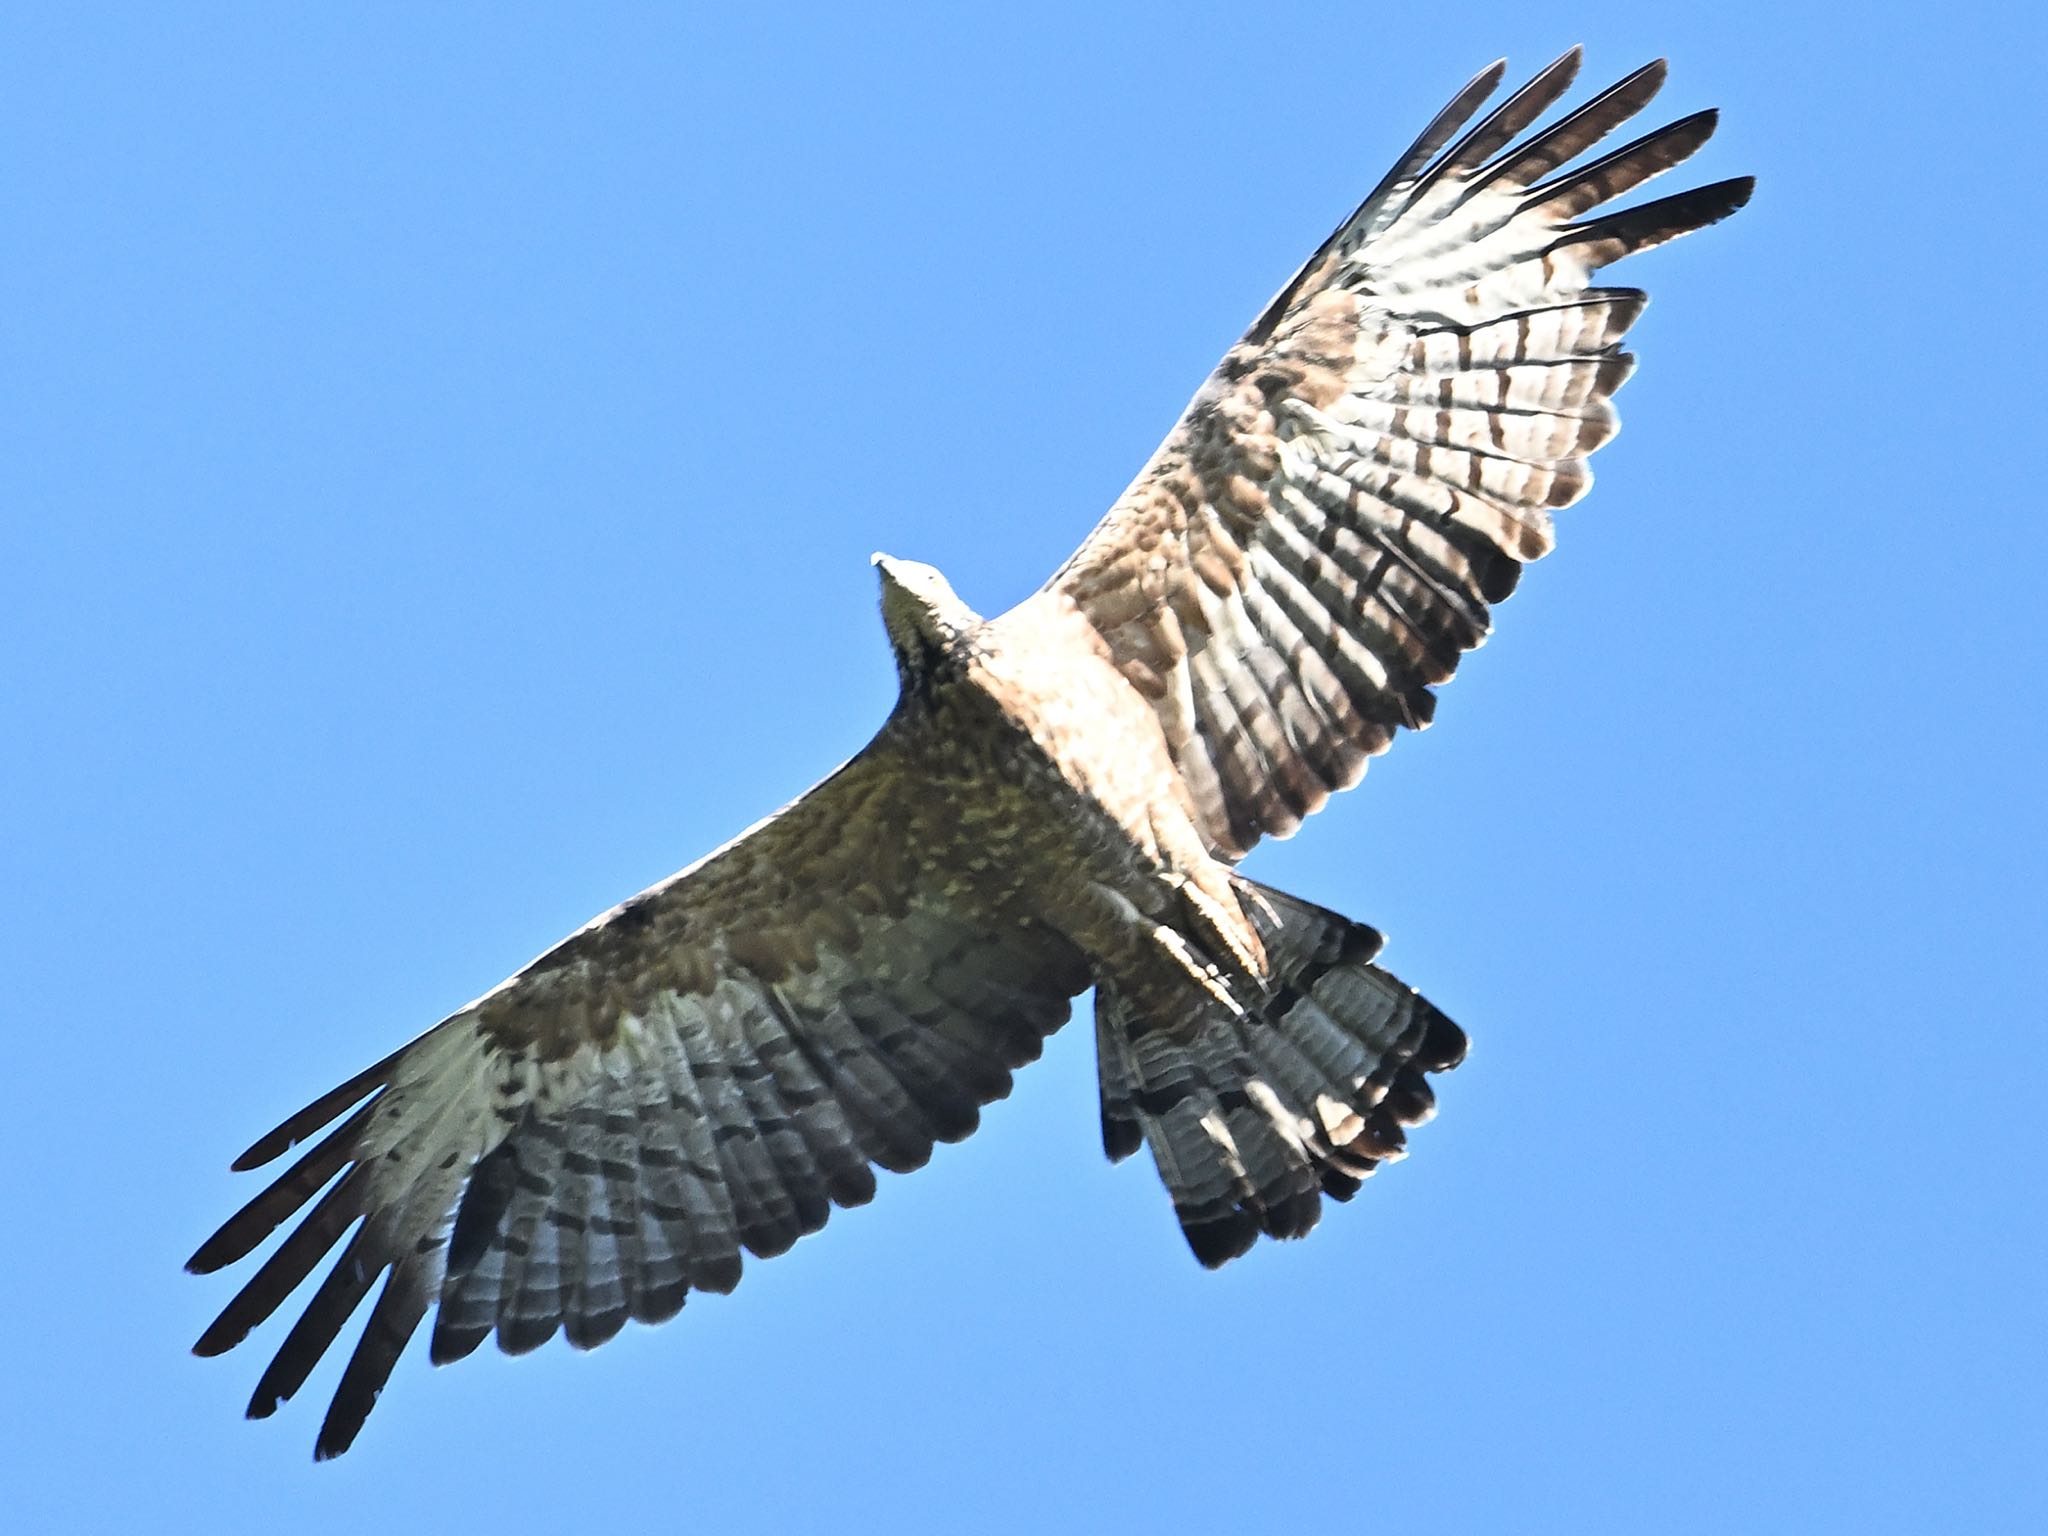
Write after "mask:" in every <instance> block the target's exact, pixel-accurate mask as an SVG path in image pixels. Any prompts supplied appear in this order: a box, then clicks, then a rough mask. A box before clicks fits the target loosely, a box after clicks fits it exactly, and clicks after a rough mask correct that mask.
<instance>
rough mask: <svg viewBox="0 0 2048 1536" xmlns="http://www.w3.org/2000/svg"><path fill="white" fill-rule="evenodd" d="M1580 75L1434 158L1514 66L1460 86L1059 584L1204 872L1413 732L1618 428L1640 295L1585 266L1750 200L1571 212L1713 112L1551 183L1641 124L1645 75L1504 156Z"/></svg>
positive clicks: (1727, 184) (1626, 179)
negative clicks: (1145, 745) (1604, 284)
mask: <svg viewBox="0 0 2048 1536" xmlns="http://www.w3.org/2000/svg"><path fill="white" fill-rule="evenodd" d="M1578 61H1579V55H1578V51H1577V50H1576V49H1574V50H1573V51H1572V52H1570V53H1568V54H1566V55H1565V56H1564V57H1563V58H1561V59H1559V60H1558V61H1557V62H1556V63H1555V64H1553V65H1551V66H1550V67H1549V68H1548V69H1546V70H1544V71H1543V72H1542V73H1541V74H1540V75H1538V76H1537V77H1536V78H1535V79H1534V80H1533V81H1531V82H1530V83H1529V84H1528V85H1527V86H1525V87H1524V88H1523V89H1522V90H1520V91H1519V92H1517V93H1516V94H1515V95H1513V96H1512V97H1510V98H1509V99H1508V100H1507V101H1506V102H1504V103H1503V104H1502V105H1500V106H1499V107H1497V108H1496V109H1495V110H1494V111H1493V112H1492V113H1491V114H1489V115H1488V116H1487V117H1485V118H1484V119H1483V120H1482V121H1480V122H1479V123H1478V124H1477V125H1475V126H1474V127H1472V128H1471V129H1469V130H1468V131H1466V132H1465V133H1464V135H1463V137H1462V138H1459V139H1458V140H1457V142H1456V143H1454V144H1453V143H1451V139H1452V136H1453V135H1454V134H1456V133H1458V131H1459V130H1460V129H1461V128H1463V127H1464V125H1465V123H1466V122H1467V120H1468V119H1470V118H1471V117H1472V115H1473V114H1474V113H1475V112H1476V111H1477V110H1478V109H1479V107H1480V105H1481V103H1483V102H1484V101H1485V100H1486V98H1487V97H1488V96H1490V95H1491V94H1492V93H1493V90H1494V88H1495V87H1496V86H1497V85H1498V84H1499V82H1500V79H1501V76H1502V73H1503V70H1504V68H1505V66H1504V65H1501V64H1496V65H1494V66H1493V67H1492V68H1491V69H1488V70H1486V71H1485V72H1484V73H1482V74H1481V75H1479V76H1478V78H1476V79H1475V80H1474V81H1473V82H1472V83H1471V84H1470V85H1468V86H1467V87H1466V88H1465V89H1464V90H1463V91H1461V92H1460V93H1459V94H1458V96H1457V98H1456V99H1455V100H1453V101H1452V102H1451V104H1450V105H1449V106H1448V107H1446V108H1445V109H1444V110H1443V111H1442V112H1441V113H1440V114H1438V116H1437V118H1436V120H1435V121H1434V122H1433V123H1431V124H1430V126H1429V128H1428V130H1427V131H1426V132H1425V133H1424V134H1423V135H1422V137H1421V138H1420V139H1418V140H1417V141H1416V142H1415V144H1414V146H1413V147H1412V148H1411V149H1410V150H1409V151H1408V153H1407V154H1406V155H1405V156H1403V157H1402V159H1401V161H1400V163H1399V164H1398V165H1396V166H1395V167H1394V169H1393V170H1392V171H1391V172H1390V173H1389V174H1388V176H1387V178H1386V180H1385V181H1384V182H1382V183H1381V184H1380V186H1379V187H1378V188H1377V189H1376V190H1375V191H1374V192H1373V194H1372V195H1371V196H1370V197H1368V198H1367V199H1366V200H1365V202H1364V203H1363V204H1362V205H1361V206H1360V207H1359V209H1358V211H1357V212H1356V213H1354V214H1353V215H1352V216H1351V217H1350V218H1349V219H1347V220H1346V221H1345V222H1344V223H1343V225H1341V226H1340V227H1339V228H1338V229H1337V231H1336V232H1335V233H1334V234H1332V235H1331V236H1330V238H1329V239H1328V240H1327V241H1326V242H1324V244H1323V247H1322V249H1320V250H1319V251H1317V252H1316V254H1315V255H1314V256H1313V257H1311V258H1310V259H1309V261H1308V263H1307V265H1305V266H1304V267H1303V268H1302V269H1301V271H1300V272H1299V273H1298V274H1297V275H1296V276H1295V277H1294V279H1293V280H1292V281H1291V282H1289V283H1288V285H1287V286H1286V287H1285V288H1284V289H1282V290H1281V292H1280V294H1279V296H1278V297H1277V298H1275V299H1274V300H1273V302H1272V304H1271V305H1270V306H1268V308H1267V309H1266V312H1265V313H1264V314H1262V315H1261V316H1260V317H1259V319H1258V321H1257V322H1256V323H1255V324H1254V325H1253V326H1252V328H1251V329H1250V330H1249V331H1248V332H1246V333H1245V336H1244V339H1243V340H1242V341H1240V342H1239V343H1238V344H1237V345H1236V346H1235V347H1233V348H1232V349H1231V350H1230V352H1229V354H1228V355H1227V356H1225V357H1224V359H1223V361H1222V363H1221V364H1219V365H1218V367H1217V369H1216V371H1215V373H1214V374H1212V375H1211V376H1210V378H1209V380H1208V382H1207V383H1205V384H1204V385H1203V386H1202V388H1201V390H1200V391H1199V392H1198V393H1197V394H1196V395H1195V398H1194V400H1193V401H1192V403H1190V405H1189V406H1188V409H1187V412H1186V414H1185V415H1183V416H1182V418H1181V420H1180V422H1179V424H1178V425H1177V426H1175V428H1174V429H1173V431H1172V433H1171V434H1169V435H1168V437H1167V439H1166V441H1165V442H1164V443H1163V444H1162V445H1161V446H1160V448H1159V451H1158V452H1157V453H1156V454H1155V455H1154V456H1153V458H1152V460H1151V462H1150V463H1149V464H1147V465H1146V467H1145V469H1144V470H1143V471H1142V472H1141V473H1140V474H1139V476H1138V478H1137V479H1136V480H1135V481H1134V482H1133V483H1132V485H1131V487H1130V489H1129V490H1127V491H1125V492H1124V494H1123V497H1122V498H1121V500H1119V501H1118V502H1117V504H1116V506H1115V507H1114V508H1113V509H1112V510H1111V511H1110V513H1109V515H1108V516H1107V517H1106V518H1105V519H1104V520H1103V522H1102V523H1101V524H1100V525H1099V526H1098V527H1097V528H1096V530H1095V531H1094V533H1093V534H1091V535H1090V536H1089V538H1088V541H1087V542H1086V543H1085V544H1083V545H1082V546H1081V548H1080V549H1079V550H1078V551H1077V552H1076V553H1075V555H1074V557H1073V558H1072V559H1071V560H1069V561H1068V562H1067V564H1066V565H1065V566H1064V567H1063V568H1062V569H1061V570H1060V571H1059V573H1058V574H1057V575H1056V576H1054V577H1053V579H1052V582H1051V583H1050V588H1051V589H1052V590H1055V591H1058V592H1060V593H1063V594H1064V595H1065V596H1066V597H1068V598H1070V599H1071V600H1072V601H1073V602H1074V603H1075V604H1077V605H1078V606H1079V608H1080V609H1081V611H1082V613H1083V614H1085V615H1086V616H1087V618H1088V619H1089V620H1090V621H1091V622H1092V623H1093V625H1094V627H1095V628H1096V630H1097V631H1098V632H1099V633H1100V634H1101V636H1102V638H1103V639H1104V641H1105V642H1106V643H1107V644H1108V646H1109V649H1110V652H1111V654H1112V655H1113V657H1114V658H1115V660H1116V662H1117V665H1118V666H1119V667H1120V668H1121V670H1122V671H1123V673H1124V675H1125V676H1126V677H1128V678H1129V679H1130V681H1131V682H1132V683H1133V684H1134V685H1135V686H1136V687H1137V688H1138V689H1139V690H1140V691H1141V692H1142V693H1143V694H1144V695H1145V696H1146V697H1147V698H1148V699H1150V700H1151V701H1152V704H1153V707H1154V708H1155V709H1156V710H1157V712H1158V715H1159V721H1160V724H1161V726H1162V728H1163V729H1164V731H1165V735H1166V740H1167V744H1168V746H1169V747H1170V749H1171V750H1172V752H1173V754H1174V758H1175V761H1176V764H1177V766H1178V767H1179V769H1180V772H1181V774H1182V776H1183V778H1184V779H1185V780H1186V781H1187V784H1188V787H1189V790H1190V791H1191V792H1192V794H1193V797H1194V800H1195V804H1196V806H1197V808H1198V812H1199V814H1200V817H1201V819H1202V823H1203V829H1204V833H1205V835H1206V836H1207V838H1208V841H1209V844H1210V847H1211V849H1212V850H1213V851H1214V852H1215V853H1216V854H1217V855H1218V856H1220V857H1224V858H1230V859H1235V858H1238V857H1241V856H1242V855H1243V854H1244V853H1245V852H1246V851H1247V850H1249V849H1250V848H1251V846H1252V845H1253V844H1254V843H1255V842H1257V840H1258V839H1259V838H1260V837H1261V836H1267V835H1271V836H1277V837H1285V836H1287V835H1288V834H1289V833H1291V832H1293V831H1294V829H1295V828H1296V827H1298V826H1299V825H1300V824H1301V821H1302V818H1303V817H1305V816H1307V815H1309V814H1310V813H1311V812H1313V811H1315V810H1317V809H1318V808H1319V807H1320V806H1321V805H1322V804H1323V802H1324V801H1325V800H1326V799H1328V797H1329V796H1330V794H1331V793H1332V792H1333V791H1335V790H1339V789H1344V788H1347V787H1348V786H1350V785H1352V784H1354V783H1356V782H1357V781H1358V778H1359V776H1360V775H1361V774H1363V773H1364V771H1365V762H1366V759H1367V758H1368V757H1370V756H1372V755H1373V754H1375V753H1377V752H1381V751H1384V750H1385V749H1386V746H1387V744H1388V742H1389V741H1390V740H1391V739H1392V737H1393V734H1394V730H1395V728H1396V727H1398V726H1409V727H1421V726H1423V725H1426V724H1428V722H1429V719H1430V715H1431V711H1432V709H1433V707H1434V704H1435V699H1434V696H1433V695H1432V694H1431V692H1430V688H1431V686H1432V685H1434V684H1436V683H1440V682H1442V681H1443V680H1444V679H1446V678H1448V677H1449V676H1450V675H1451V673H1452V671H1453V670H1454V669H1455V668H1456V667H1457V665H1458V661H1459V658H1460V656H1461V655H1462V654H1463V653H1464V652H1465V651H1467V650H1470V649H1471V648H1472V647H1474V646H1476V645H1478V644H1479V643H1480V641H1481V640H1482V639H1483V638H1484V637H1485V635H1486V633H1487V630H1488V627H1489V624H1490V618H1489V613H1488V608H1489V605H1490V604H1493V603H1497V602H1499V601H1500V600H1501V599H1502V598H1504V597H1506V596H1507V595H1508V593H1509V592H1510V591H1512V590H1513V588H1514V585H1515V582H1516V580H1517V578H1518V577H1519V576H1520V574H1521V568H1522V565H1523V564H1524V563H1525V562H1527V561H1530V560H1534V559H1536V558H1537V557H1538V556H1540V555H1542V554H1544V553H1545V552H1546V551H1548V550H1549V548H1550V546H1551V518H1550V513H1551V510H1552V509H1553V508H1556V507H1562V506H1565V505H1567V504H1568V503H1570V502H1572V501H1575V500H1577V499H1578V498H1579V497H1580V496H1581V495H1583V494H1584V493H1585V491H1586V488H1587V486H1588V485H1589V484H1590V483H1591V476H1590V474H1589V473H1588V471H1587V468H1586V458H1587V455H1589V454H1590V453H1591V452H1592V451H1593V450H1594V449H1595V448H1598V447H1599V446H1600V445H1601V444H1602V443H1605V442H1606V441H1607V440H1608V439H1609V438H1610V437H1612V436H1613V435H1614V431H1615V425H1616V422H1615V414H1614V408H1613V406H1612V405H1611V404H1610V403H1609V397H1610V396H1611V395H1612V394H1613V393H1614V391H1615V389H1616V388H1618V387H1619V386H1620V384H1621V382H1622V381H1623V380H1624V379H1625V378H1627V376H1628V374H1629V371H1630V369H1631V367H1632V366H1633V362H1634V360H1633V359H1632V358H1630V357H1629V356H1628V354H1626V353H1624V352H1622V351H1621V350H1620V341H1621V337H1622V334H1623V333H1624V332H1625V331H1626V330H1627V329H1628V327H1629V325H1630V324H1631V323H1632V322H1633V321H1634V320H1635V318H1636V316H1637V315H1638V314H1639V313H1640V312H1641V311H1642V308H1643V304H1644V296H1643V294H1642V293H1640V292H1639V291H1637V290H1635V289H1629V288H1597V287H1591V286H1588V280H1589V278H1590V276H1591V274H1592V273H1593V272H1594V271H1595V270H1597V269H1598V268H1601V267H1604V266H1607V265H1608V264H1610V263H1612V262H1615V261H1618V260H1620V259H1621V258H1622V257H1624V256H1627V255H1630V254H1632V253H1634V252H1636V251H1641V250H1646V249H1648V248H1649V247H1651V246H1654V245H1659V244H1661V243H1663V242H1664V241H1666V240H1670V239H1674V238H1675V237H1677V236H1679V235H1682V234H1686V233H1688V232H1689V231H1691V230H1694V229H1698V228H1700V227H1701V226H1703V225H1706V224H1711V223H1713V222H1714V221H1715V220H1717V219H1720V218H1723V217H1725V216H1726V215H1727V214H1729V213H1731V212H1733V211H1734V210H1735V209H1737V208H1739V207H1741V206H1742V204H1743V203H1744V202H1745V201H1747V200H1748V197H1749V193H1750V187H1751V181H1750V179H1749V178H1747V177H1745V178H1741V179H1739V180H1734V181H1723V182H1717V183H1716V184H1714V185H1712V186H1707V187H1701V188H1698V189H1697V190H1694V191H1690V192H1683V193H1680V194H1678V195H1677V196H1674V197H1667V198H1664V199H1661V200H1659V201H1655V202H1650V203H1645V204H1643V205H1641V206H1638V207H1635V208H1631V209H1628V210H1625V211H1623V212H1619V213H1609V214H1607V215H1605V216H1603V217H1597V218H1591V219H1586V218H1585V217H1584V216H1585V215H1586V214H1587V213H1589V212H1590V211H1591V210H1592V209H1594V208H1596V207H1598V206H1599V205H1600V204H1602V203H1605V202H1607V201H1608V200H1609V199H1611V198H1615V197H1619V196H1621V195H1622V194H1624V193H1626V192H1629V191H1631V190H1632V189H1634V188H1635V187H1638V186H1640V185H1641V184H1642V183H1644V182H1645V181H1648V180H1649V179H1650V178H1651V177H1653V176H1655V175H1657V174H1659V173H1660V172H1662V171H1666V170H1669V169H1670V168H1671V167H1672V166H1674V165H1677V164H1678V163H1679V162H1680V161H1682V160H1684V159H1686V158H1687V157H1688V156H1689V155H1691V154H1692V152H1693V151H1694V150H1696V149H1698V148H1699V147H1700V145H1701V144H1703V143H1704V142H1705V141H1706V139H1707V137H1708V136H1709V135H1710V134H1711V133H1712V132H1713V130H1714V123H1715V114H1714V113H1712V112H1701V113H1697V114H1695V115H1693V116H1691V117H1687V118H1684V119H1682V120H1680V121H1678V122H1675V123H1672V124H1670V125H1669V126H1668V127H1664V128H1660V129H1658V130H1656V131H1655V132H1653V133H1650V134H1647V135H1645V136H1644V137H1642V138H1640V139H1637V140H1636V141H1635V142H1633V143H1631V144H1628V145H1625V146H1624V147H1622V148H1620V149H1617V150H1614V151H1613V152H1611V153H1609V154H1607V155H1604V156H1601V157H1600V158H1599V159H1596V160H1593V161H1591V162H1590V163H1587V164H1583V165H1580V166H1578V167H1576V168H1575V169H1571V170H1560V167H1562V166H1564V165H1565V164H1566V163H1567V162H1568V161H1571V160H1574V159H1575V158H1577V157H1578V156H1579V155H1580V154H1582V153H1583V152H1584V151H1585V150H1587V149H1588V148H1589V147H1591V146H1592V145H1593V144H1595V143H1597V142H1598V141H1599V140H1601V139H1602V138H1604V137H1606V136H1607V135H1608V134H1609V133H1611V132H1612V131H1613V130H1614V129H1615V128H1616V127H1617V126H1619V125H1620V124H1621V123H1623V122H1625V121H1626V120H1627V119H1629V118H1630V117H1632V116H1634V115H1635V114H1636V113H1637V112H1639V111H1640V110H1642V108H1643V107H1644V105H1645V104H1647V103H1648V102H1649V100H1650V98H1651V97H1652V96H1654V95H1655V94H1656V91H1657V88H1658V87H1659V86H1660V85H1661V84H1662V83H1663V80H1664V65H1663V63H1662V62H1661V61H1660V62H1658V63H1655V64H1651V65H1649V66H1647V67H1646V68H1644V69H1640V70H1638V71H1636V73H1634V74H1633V75H1630V76H1629V77H1628V78H1627V79H1626V80H1623V81H1622V82H1621V83H1620V84H1618V85H1615V86H1614V87H1612V88H1611V89H1609V90H1607V91H1604V92H1602V93H1601V94H1600V95H1599V96H1597V97H1595V98H1594V99H1593V100H1592V101H1590V102H1588V103H1587V104H1586V105H1584V106H1583V107H1581V108H1579V109H1578V110H1577V111H1575V112H1572V113H1570V114H1569V115H1568V116H1566V117H1564V118H1562V119H1561V120H1560V121H1558V122H1556V123H1555V124H1553V125H1551V126H1550V127H1548V128H1546V129H1544V130H1542V131H1541V132H1538V133H1535V134H1533V135H1531V136H1530V137H1528V138H1526V139H1523V140H1522V141H1521V142H1520V143H1515V144H1512V147H1509V146H1510V144H1511V141H1513V140H1514V139H1515V138H1516V137H1517V135H1520V134H1522V133H1523V132H1524V130H1526V129H1528V128H1529V126H1530V125H1531V124H1532V123H1533V122H1534V121H1535V120H1536V119H1537V117H1539V116H1540V115H1541V114H1542V113H1543V112H1544V111H1545V109H1547V108H1548V107H1549V106H1550V105H1551V103H1552V102H1554V101H1556V100H1557V98H1558V97H1559V96H1561V95H1562V94H1563V93H1564V91H1565V90H1566V88H1567V87H1568V86H1569V85H1570V84H1571V81H1572V78H1573V76H1574V75H1575V74H1576V73H1577V71H1578ZM1447 144H1448V145H1449V146H1450V147H1449V148H1445V146H1446V145H1447Z"/></svg>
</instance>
